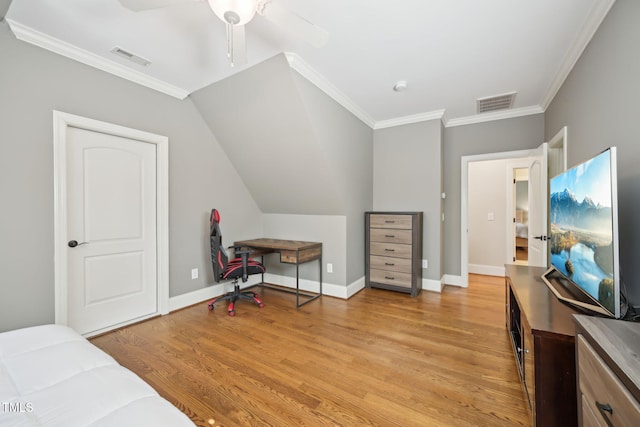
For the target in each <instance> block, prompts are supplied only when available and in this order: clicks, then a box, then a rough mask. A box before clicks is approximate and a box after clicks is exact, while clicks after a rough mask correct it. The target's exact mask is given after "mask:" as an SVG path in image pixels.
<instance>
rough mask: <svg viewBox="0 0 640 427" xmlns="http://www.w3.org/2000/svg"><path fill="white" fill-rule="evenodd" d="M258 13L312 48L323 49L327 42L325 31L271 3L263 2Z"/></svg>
mask: <svg viewBox="0 0 640 427" xmlns="http://www.w3.org/2000/svg"><path fill="white" fill-rule="evenodd" d="M258 13H259V14H260V15H262V16H264V17H265V18H266V19H268V20H269V21H271V22H273V23H274V24H276V25H278V26H279V27H282V28H283V29H285V30H287V31H289V32H291V33H293V34H294V35H295V36H297V37H300V38H301V39H304V40H305V41H306V42H307V43H309V44H310V45H312V46H315V47H323V46H324V45H326V44H327V42H328V41H329V33H328V32H327V31H326V30H324V29H322V28H320V27H318V26H317V25H315V24H313V23H311V22H309V21H307V20H306V19H304V18H303V17H301V16H298V15H296V14H295V13H292V12H289V11H288V10H287V9H285V8H284V7H282V6H280V5H279V4H278V3H275V2H273V1H267V2H265V3H264V5H263V6H262V8H259V9H258Z"/></svg>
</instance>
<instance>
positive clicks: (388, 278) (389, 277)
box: [384, 276, 396, 280]
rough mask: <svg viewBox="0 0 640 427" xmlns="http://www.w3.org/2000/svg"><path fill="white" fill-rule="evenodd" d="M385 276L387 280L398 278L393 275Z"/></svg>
mask: <svg viewBox="0 0 640 427" xmlns="http://www.w3.org/2000/svg"><path fill="white" fill-rule="evenodd" d="M384 278H385V279H387V280H396V278H395V277H393V276H384Z"/></svg>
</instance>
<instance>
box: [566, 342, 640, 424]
mask: <svg viewBox="0 0 640 427" xmlns="http://www.w3.org/2000/svg"><path fill="white" fill-rule="evenodd" d="M577 344H578V370H579V378H580V392H581V393H582V395H583V396H582V401H583V405H584V404H586V405H588V408H589V409H588V410H585V409H584V408H583V413H584V412H587V413H588V412H592V413H593V414H595V415H596V418H599V423H600V424H607V423H606V421H605V417H606V418H607V419H608V420H609V421H610V422H611V425H613V426H634V425H637V423H638V420H640V405H639V404H638V401H637V400H636V399H635V398H634V397H633V396H632V395H631V394H630V393H629V391H628V390H627V388H626V387H625V386H624V384H622V383H621V382H620V380H619V379H618V377H617V376H616V375H615V374H614V373H613V371H611V369H610V368H609V367H608V366H607V365H606V364H605V363H604V361H603V360H602V358H600V356H598V354H597V353H596V352H595V351H594V350H593V348H592V347H591V345H589V343H588V342H587V341H586V340H585V338H584V337H583V336H582V335H581V334H580V335H578V339H577ZM598 404H600V405H609V406H610V407H611V413H609V412H607V411H602V410H601V409H599V408H598Z"/></svg>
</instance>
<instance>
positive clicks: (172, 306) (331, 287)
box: [169, 273, 364, 312]
mask: <svg viewBox="0 0 640 427" xmlns="http://www.w3.org/2000/svg"><path fill="white" fill-rule="evenodd" d="M264 281H265V282H267V283H275V284H278V285H279V286H283V287H285V288H292V289H295V288H296V278H295V277H289V276H281V275H278V274H271V273H265V275H264ZM259 283H260V276H258V275H255V276H251V277H249V280H248V281H247V283H245V284H244V285H243V286H242V287H243V288H246V287H249V286H254V285H257V284H259ZM299 286H300V290H302V291H307V292H316V293H317V292H319V290H320V285H319V283H318V282H316V281H313V280H305V279H300V281H299ZM363 288H364V276H363V277H361V278H360V279H358V280H356V281H355V282H353V283H351V284H350V285H348V286H340V285H335V284H332V283H324V282H323V283H322V294H323V295H328V296H332V297H337V298H342V299H348V298H350V297H352V296H353V295H355V294H356V293H357V292H358V291H360V290H361V289H363ZM232 290H233V287H232V284H231V282H226V283H219V284H215V285H213V286H207V287H206V288H202V289H198V290H196V291H192V292H188V293H186V294H182V295H178V296H175V297H171V298H169V312H172V311H176V310H180V309H181V308H185V307H188V306H190V305H194V304H198V303H200V302H203V301H206V300H208V299H212V298H215V297H217V296H220V295H223V294H225V293H227V292H230V291H232Z"/></svg>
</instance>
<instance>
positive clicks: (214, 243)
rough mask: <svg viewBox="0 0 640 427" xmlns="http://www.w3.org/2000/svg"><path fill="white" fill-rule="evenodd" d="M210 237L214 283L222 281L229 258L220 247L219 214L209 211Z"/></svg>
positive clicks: (215, 210)
mask: <svg viewBox="0 0 640 427" xmlns="http://www.w3.org/2000/svg"><path fill="white" fill-rule="evenodd" d="M209 234H210V236H211V263H212V264H213V278H214V279H215V281H216V282H219V281H220V279H222V275H223V274H224V269H225V268H226V267H227V264H228V263H229V257H228V256H227V252H226V251H225V250H224V246H223V245H222V234H221V233H220V212H218V210H217V209H211V226H210V227H209Z"/></svg>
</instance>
